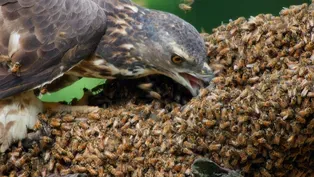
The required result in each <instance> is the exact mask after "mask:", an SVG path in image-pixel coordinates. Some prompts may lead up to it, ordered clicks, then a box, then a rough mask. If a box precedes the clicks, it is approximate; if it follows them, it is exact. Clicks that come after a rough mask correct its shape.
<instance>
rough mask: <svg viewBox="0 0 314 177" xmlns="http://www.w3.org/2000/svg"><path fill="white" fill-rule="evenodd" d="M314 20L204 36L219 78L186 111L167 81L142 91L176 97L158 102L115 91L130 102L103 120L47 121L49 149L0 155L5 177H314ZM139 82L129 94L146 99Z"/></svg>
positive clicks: (245, 23)
mask: <svg viewBox="0 0 314 177" xmlns="http://www.w3.org/2000/svg"><path fill="white" fill-rule="evenodd" d="M313 13H314V11H313V10H312V9H311V8H309V7H308V6H307V5H300V6H292V7H290V8H288V9H284V10H283V11H282V12H281V14H280V16H277V17H276V16H272V15H270V14H259V15H257V16H255V17H251V18H249V19H245V18H239V19H236V20H234V21H231V22H229V23H228V24H225V25H221V26H219V27H217V28H216V29H214V30H213V33H212V34H206V35H205V34H204V35H203V36H204V37H205V41H206V45H207V46H208V55H209V57H210V58H211V60H210V63H209V65H211V66H215V67H213V69H214V71H215V73H216V78H215V79H214V80H213V82H214V85H213V86H211V87H208V88H206V89H203V90H201V93H200V95H198V96H197V97H195V98H193V99H192V100H187V104H185V105H182V104H181V105H180V104H178V103H174V102H173V99H169V97H172V98H173V97H174V96H173V95H176V94H178V93H181V92H180V89H179V90H178V89H177V88H176V87H175V86H174V85H173V84H171V82H168V81H167V80H165V79H164V78H159V79H158V80H159V81H163V82H165V83H167V84H168V85H167V84H166V86H165V85H162V84H158V83H157V84H148V85H141V86H140V87H142V88H141V89H144V90H145V89H146V90H148V91H155V89H156V93H166V91H167V94H168V95H166V96H165V95H162V94H160V96H161V97H162V99H157V100H154V101H153V102H151V101H150V102H147V100H145V101H143V102H141V101H140V100H141V99H140V98H142V97H143V94H141V93H143V90H141V92H138V93H139V94H131V95H130V93H129V91H125V90H126V89H121V90H120V89H118V88H119V87H115V86H112V87H111V88H110V89H112V90H113V91H114V93H115V94H113V95H110V96H112V97H114V98H119V99H120V100H121V102H116V103H115V104H112V103H106V104H107V108H106V109H102V110H101V111H100V112H98V113H97V114H94V113H91V114H89V113H84V114H81V115H77V114H76V115H74V114H71V113H66V114H65V113H51V112H47V113H46V114H42V115H40V117H41V119H40V121H41V122H43V123H42V124H41V126H39V127H38V129H44V128H45V123H47V124H48V127H50V128H51V129H52V130H51V133H50V134H48V135H46V137H43V138H42V140H41V141H42V142H41V144H42V147H44V148H42V149H40V150H39V151H38V146H25V147H24V145H23V144H22V143H19V144H15V145H13V146H12V148H11V149H10V151H9V152H8V153H6V154H1V155H0V173H1V175H2V174H3V175H10V174H12V175H14V174H22V173H24V174H38V172H40V174H45V175H46V176H48V175H49V174H56V173H59V174H60V173H61V174H68V173H87V174H88V175H96V176H97V175H99V176H110V175H116V176H132V175H133V176H144V175H151V176H159V175H160V176H162V175H163V176H180V175H181V176H182V175H184V174H187V175H188V174H191V164H192V163H193V162H194V160H195V159H197V158H199V157H207V158H211V159H212V160H213V161H214V162H215V163H217V164H219V165H221V166H224V167H227V168H231V169H239V170H240V171H241V172H242V173H243V174H244V175H246V176H254V175H255V176H287V175H289V174H300V175H303V176H311V175H313V172H312V169H313V168H314V159H313V155H312V151H313V148H314V147H313V142H314V136H313V127H314V119H313V110H314V104H313V103H314V100H313V99H314V98H313V97H314V89H313V87H312V85H313V78H314V77H313V73H314V69H313V67H310V66H311V65H312V63H313V61H312V60H313V56H312V55H313V54H312V52H310V53H308V52H309V51H311V50H312V49H313V43H311V42H310V41H312V39H311V38H312V37H311V35H308V31H309V30H311V29H312V27H313V26H314V23H313V22H312V21H313V19H312V18H313V17H312V16H313V15H312V14H313ZM225 39H228V40H225ZM253 44H254V45H253ZM151 79H154V78H151ZM158 80H154V81H157V82H158ZM132 82H133V83H132ZM132 82H130V83H128V82H123V84H122V82H120V83H121V84H120V85H122V88H124V87H129V86H132V85H134V87H136V88H137V89H140V88H138V86H139V84H134V82H135V81H132ZM118 83H119V82H118ZM139 83H153V82H147V81H146V82H139ZM116 85H119V84H116ZM156 86H157V87H156ZM168 88H171V91H168ZM119 90H120V91H119ZM132 91H133V90H132ZM108 93H109V92H108ZM110 93H111V92H110ZM131 93H132V92H131ZM99 94H100V95H98V96H99V97H100V96H101V97H102V96H105V97H106V95H104V94H105V93H103V92H99ZM145 95H147V93H145ZM179 95H180V96H181V97H182V95H184V94H179ZM107 96H108V95H107ZM99 97H97V95H95V96H94V97H92V99H93V100H94V101H95V100H96V98H99ZM108 97H109V96H108ZM158 97H159V96H157V98H158ZM164 98H165V99H164ZM98 101H99V102H97V104H98V103H99V105H101V106H102V105H103V104H102V103H101V101H102V100H98ZM48 137H49V138H48ZM28 162H34V163H28ZM69 167H70V168H69ZM311 173H312V174H311ZM296 176H297V175H296Z"/></svg>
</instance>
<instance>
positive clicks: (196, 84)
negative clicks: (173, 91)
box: [170, 63, 214, 96]
mask: <svg viewBox="0 0 314 177" xmlns="http://www.w3.org/2000/svg"><path fill="white" fill-rule="evenodd" d="M170 77H171V78H172V79H174V80H175V81H177V82H178V83H180V84H182V85H183V86H185V87H186V88H187V89H188V90H189V91H190V92H191V94H192V95H193V96H196V95H197V94H198V92H199V90H200V88H203V87H204V86H205V85H208V84H209V82H210V81H211V80H212V78H213V77H214V74H213V71H212V69H211V68H210V67H209V66H208V64H207V63H204V64H203V67H202V68H201V69H200V70H199V71H194V72H180V73H175V74H174V75H171V76H170Z"/></svg>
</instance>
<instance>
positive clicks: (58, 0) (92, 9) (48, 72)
mask: <svg viewBox="0 0 314 177" xmlns="http://www.w3.org/2000/svg"><path fill="white" fill-rule="evenodd" d="M0 5H1V9H0V52H1V53H0V54H1V56H7V57H8V56H9V54H10V56H12V58H10V59H9V60H10V62H8V61H7V59H6V57H2V58H3V60H1V61H0V99H3V98H6V97H9V96H12V95H14V94H17V93H20V92H23V91H27V90H30V89H34V88H37V87H40V86H41V85H42V84H45V83H49V82H51V81H53V80H54V79H56V78H58V77H60V76H62V74H63V73H64V72H66V71H68V70H69V69H70V68H72V67H73V66H74V65H76V64H77V63H78V62H80V61H81V60H82V59H84V58H87V57H89V56H90V55H91V54H92V53H93V52H94V51H95V49H96V47H97V44H98V42H99V40H100V39H101V36H102V35H104V33H105V26H106V16H105V12H104V11H103V9H102V8H101V7H100V6H99V5H97V4H96V3H95V2H94V1H91V0H50V1H47V0H0ZM12 34H14V35H12ZM60 34H62V35H60ZM10 36H11V37H10ZM9 44H10V47H9ZM8 50H11V51H8ZM15 62H19V64H20V73H19V74H18V75H16V74H14V73H12V72H11V71H10V67H12V66H14V63H15ZM9 63H11V64H9Z"/></svg>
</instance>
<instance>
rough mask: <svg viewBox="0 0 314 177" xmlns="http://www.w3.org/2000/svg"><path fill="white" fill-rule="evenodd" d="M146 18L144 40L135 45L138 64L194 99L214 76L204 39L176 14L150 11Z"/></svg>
mask: <svg viewBox="0 0 314 177" xmlns="http://www.w3.org/2000/svg"><path fill="white" fill-rule="evenodd" d="M146 19H149V20H146V22H145V24H144V25H143V29H142V30H143V31H144V32H145V33H146V34H145V35H146V38H145V40H141V41H140V42H138V43H137V46H138V50H139V53H140V55H141V62H144V63H145V65H146V66H148V67H147V68H150V69H151V70H152V72H157V73H159V74H163V75H166V76H168V77H170V78H172V79H173V80H175V81H176V82H178V83H180V84H182V85H183V86H185V87H186V88H187V89H189V91H190V92H191V93H192V95H193V96H195V95H196V94H197V93H198V91H199V89H200V87H203V84H204V82H207V83H208V82H209V81H210V80H211V79H212V77H213V72H212V70H211V68H210V67H209V66H208V64H207V62H208V60H207V55H206V48H205V43H204V40H203V39H202V38H201V36H200V34H199V33H198V31H197V30H196V29H195V28H194V27H193V26H192V25H190V24H189V23H187V22H185V21H184V20H182V19H180V18H178V17H177V16H175V15H172V14H169V13H165V12H160V11H152V12H151V13H149V14H148V17H146Z"/></svg>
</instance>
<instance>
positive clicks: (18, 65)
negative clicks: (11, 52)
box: [9, 62, 22, 76]
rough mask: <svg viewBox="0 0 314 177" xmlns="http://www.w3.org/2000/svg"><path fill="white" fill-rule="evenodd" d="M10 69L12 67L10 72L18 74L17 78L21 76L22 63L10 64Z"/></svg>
mask: <svg viewBox="0 0 314 177" xmlns="http://www.w3.org/2000/svg"><path fill="white" fill-rule="evenodd" d="M9 67H10V69H9V72H11V73H13V74H16V75H17V76H19V75H20V72H21V67H22V65H21V63H20V62H15V63H10V64H9Z"/></svg>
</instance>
